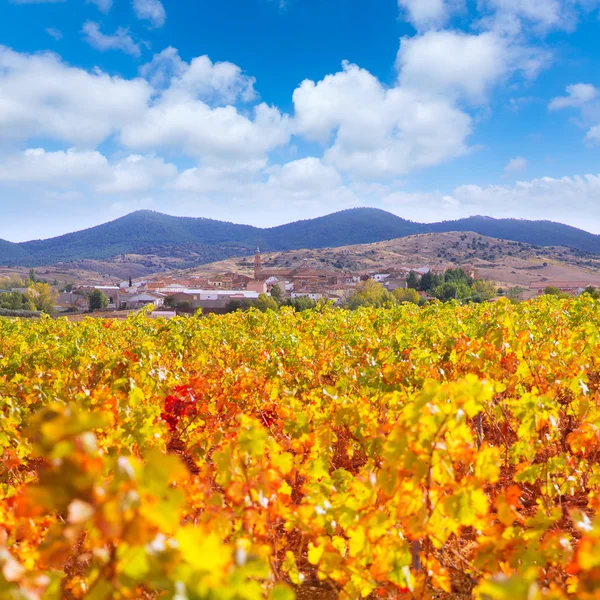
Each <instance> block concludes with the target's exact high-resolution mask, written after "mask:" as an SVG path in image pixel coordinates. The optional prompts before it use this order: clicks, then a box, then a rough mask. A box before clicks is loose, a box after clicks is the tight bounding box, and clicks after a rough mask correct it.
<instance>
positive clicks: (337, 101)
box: [293, 63, 471, 177]
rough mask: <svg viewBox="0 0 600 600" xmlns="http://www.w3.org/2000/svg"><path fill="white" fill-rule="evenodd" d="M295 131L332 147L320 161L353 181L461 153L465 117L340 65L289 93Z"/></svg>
mask: <svg viewBox="0 0 600 600" xmlns="http://www.w3.org/2000/svg"><path fill="white" fill-rule="evenodd" d="M293 100H294V107H295V111H296V114H295V121H294V124H295V131H296V133H298V134H301V135H303V136H305V137H307V138H309V139H312V140H316V141H321V142H323V143H328V142H329V140H330V139H331V137H332V136H333V143H332V145H331V146H330V147H328V148H327V150H326V151H325V155H324V159H325V162H327V163H329V164H332V165H334V166H335V167H337V168H339V169H341V170H344V171H346V172H349V173H351V174H353V175H354V176H363V177H377V176H393V175H400V174H403V173H407V172H409V171H411V170H414V169H418V168H421V167H426V166H430V165H434V164H438V163H440V162H443V161H445V160H449V159H450V158H453V157H455V156H458V155H460V154H463V153H465V152H466V151H467V146H466V141H465V140H466V137H467V136H468V135H469V133H470V132H471V119H470V117H469V116H468V115H467V114H466V113H464V112H462V111H460V110H459V109H457V108H456V107H455V106H453V105H452V104H451V103H450V102H449V101H448V100H447V99H444V98H442V97H432V96H430V95H427V94H421V93H419V92H418V91H416V90H410V89H405V88H402V87H396V88H391V89H389V88H385V87H384V86H383V85H382V84H381V82H380V81H379V80H378V79H377V78H376V77H374V76H373V75H372V74H371V73H369V72H368V71H366V70H364V69H361V68H359V67H358V66H356V65H352V64H349V63H344V65H343V70H342V71H341V72H339V73H336V74H334V75H328V76H327V77H325V78H324V79H323V80H322V81H320V82H318V83H315V82H313V81H310V80H307V81H304V82H303V83H302V84H301V85H300V87H298V88H297V89H296V90H295V91H294V95H293Z"/></svg>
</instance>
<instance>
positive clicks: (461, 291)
mask: <svg viewBox="0 0 600 600" xmlns="http://www.w3.org/2000/svg"><path fill="white" fill-rule="evenodd" d="M433 295H434V296H435V297H436V298H438V299H439V300H444V301H446V300H462V299H463V298H469V297H470V296H471V288H470V287H469V286H468V285H466V284H465V283H463V282H461V281H446V282H445V283H442V284H441V285H438V286H437V287H436V288H435V290H433Z"/></svg>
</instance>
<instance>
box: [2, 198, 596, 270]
mask: <svg viewBox="0 0 600 600" xmlns="http://www.w3.org/2000/svg"><path fill="white" fill-rule="evenodd" d="M448 231H473V232H475V233H478V234H481V235H487V236H491V237H496V238H500V239H505V240H512V241H518V242H523V243H528V244H533V245H538V246H542V245H543V246H548V245H553V246H567V247H569V248H572V249H573V250H575V251H577V252H580V253H594V254H600V236H598V235H593V234H591V233H588V232H586V231H583V230H580V229H576V228H574V227H569V226H566V225H562V224H560V223H553V222H549V221H524V220H518V219H491V218H488V217H471V218H469V219H462V220H458V221H444V222H441V223H432V224H422V223H414V222H412V221H407V220H406V219H402V218H400V217H398V216H396V215H393V214H391V213H388V212H386V211H383V210H380V209H375V208H355V209H348V210H343V211H340V212H336V213H333V214H330V215H327V216H324V217H319V218H316V219H308V220H304V221H297V222H294V223H288V224H286V225H281V226H278V227H271V228H258V227H252V226H249V225H238V224H235V223H227V222H223V221H215V220H212V219H204V218H191V217H173V216H169V215H164V214H161V213H157V212H153V211H148V210H144V211H138V212H134V213H131V214H129V215H126V216H124V217H121V218H120V219H116V220H114V221H111V222H109V223H104V224H103V225H98V226H96V227H92V228H90V229H85V230H82V231H77V232H73V233H68V234H66V235H62V236H59V237H54V238H50V239H46V240H34V241H29V242H22V243H19V244H15V243H11V242H6V241H0V265H13V266H33V267H35V266H42V265H57V264H61V263H72V262H76V263H77V262H81V261H90V260H91V261H104V262H105V261H107V260H108V262H111V263H115V262H119V261H121V262H123V261H124V262H130V260H129V258H128V257H130V256H136V257H137V259H136V260H138V262H139V263H140V264H141V267H140V269H141V270H144V269H143V267H144V263H148V264H147V265H146V268H147V269H150V268H151V269H153V270H168V269H172V268H189V267H193V266H195V265H201V264H207V263H211V262H214V261H218V260H222V259H226V258H229V257H235V256H244V255H247V254H249V253H250V252H252V251H253V249H254V248H255V246H256V244H259V245H260V246H261V248H263V249H264V250H271V251H273V250H276V251H280V250H294V249H301V248H324V247H332V248H334V247H341V246H346V245H350V244H365V243H374V242H380V241H385V240H391V239H397V238H403V237H406V236H410V235H414V234H419V233H427V232H436V233H443V232H448Z"/></svg>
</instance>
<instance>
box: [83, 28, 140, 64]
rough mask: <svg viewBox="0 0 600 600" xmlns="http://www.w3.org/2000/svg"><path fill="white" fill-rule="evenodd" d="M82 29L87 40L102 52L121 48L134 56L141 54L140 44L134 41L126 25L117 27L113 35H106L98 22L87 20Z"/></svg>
mask: <svg viewBox="0 0 600 600" xmlns="http://www.w3.org/2000/svg"><path fill="white" fill-rule="evenodd" d="M81 31H82V33H83V34H84V36H85V41H86V42H87V43H88V44H89V45H90V46H92V47H93V48H96V50H100V51H101V52H105V51H106V50H121V51H122V52H125V53H126V54H131V55H132V56H140V54H141V53H142V52H141V50H140V46H139V44H136V43H135V42H134V41H133V38H132V37H131V36H130V35H129V30H128V29H126V28H124V27H119V28H117V30H116V31H115V33H114V34H113V35H106V34H104V33H102V32H101V31H100V26H99V25H98V23H94V22H93V21H87V22H86V23H84V25H83V28H82V30H81Z"/></svg>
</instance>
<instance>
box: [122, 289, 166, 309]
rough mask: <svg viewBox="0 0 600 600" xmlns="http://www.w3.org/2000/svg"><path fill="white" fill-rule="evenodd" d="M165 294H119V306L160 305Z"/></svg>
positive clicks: (130, 307)
mask: <svg viewBox="0 0 600 600" xmlns="http://www.w3.org/2000/svg"><path fill="white" fill-rule="evenodd" d="M164 302H165V296H164V295H163V294H160V293H158V292H141V293H139V294H121V295H120V296H119V308H123V309H136V308H142V307H144V306H148V305H149V304H153V305H154V306H155V307H156V308H158V307H159V306H162V305H163V304H164Z"/></svg>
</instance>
